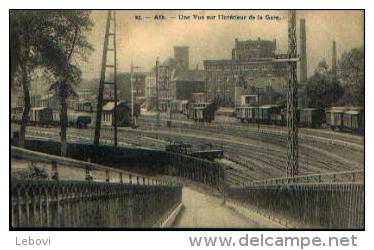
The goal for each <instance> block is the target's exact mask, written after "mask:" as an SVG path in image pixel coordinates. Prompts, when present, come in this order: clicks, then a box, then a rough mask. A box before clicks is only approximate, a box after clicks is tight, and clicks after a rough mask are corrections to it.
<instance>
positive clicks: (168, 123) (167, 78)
mask: <svg viewBox="0 0 374 250" xmlns="http://www.w3.org/2000/svg"><path fill="white" fill-rule="evenodd" d="M169 73H170V72H169V66H167V67H166V79H165V80H166V84H165V85H166V86H167V88H168V93H169V100H168V104H169V105H168V106H169V120H168V121H167V122H166V123H167V126H168V127H171V118H172V117H171V100H172V99H171V95H172V94H171V85H170V74H169Z"/></svg>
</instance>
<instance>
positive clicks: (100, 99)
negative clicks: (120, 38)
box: [94, 10, 118, 146]
mask: <svg viewBox="0 0 374 250" xmlns="http://www.w3.org/2000/svg"><path fill="white" fill-rule="evenodd" d="M112 23H113V31H112V32H111V31H110V27H111V24H112ZM109 37H112V38H113V47H111V48H108V46H109ZM109 51H111V52H113V62H112V63H113V64H107V58H108V52H109ZM108 68H111V69H113V71H114V72H113V73H114V74H113V81H107V80H106V79H105V75H106V70H107V69H108ZM105 85H108V86H111V87H113V89H114V99H111V95H110V98H109V99H106V101H114V110H113V111H114V113H113V125H114V145H115V146H117V101H118V100H117V46H116V14H115V11H112V10H108V16H107V21H106V27H105V37H104V46H103V54H102V59H101V72H100V84H99V94H98V97H97V109H96V124H95V137H94V145H96V146H97V145H99V143H100V129H101V116H102V110H103V104H104V86H105Z"/></svg>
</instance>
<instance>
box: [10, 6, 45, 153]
mask: <svg viewBox="0 0 374 250" xmlns="http://www.w3.org/2000/svg"><path fill="white" fill-rule="evenodd" d="M45 14H46V13H38V11H26V10H12V11H10V25H9V26H10V27H9V30H10V48H9V49H10V83H11V87H12V89H14V88H15V87H16V86H17V85H20V86H21V87H22V91H23V102H24V108H23V113H22V120H21V127H20V133H19V142H18V144H19V146H20V147H23V146H24V144H25V133H26V127H27V124H28V122H29V113H30V109H31V103H30V90H29V87H30V75H31V73H32V72H33V71H35V70H36V69H37V68H38V67H40V66H41V64H40V53H39V52H40V51H39V49H38V44H39V42H40V41H41V39H42V36H41V34H42V32H43V31H44V30H45V29H46V28H47V25H46V23H45V22H44V21H45V20H46V18H47V17H46V16H45Z"/></svg>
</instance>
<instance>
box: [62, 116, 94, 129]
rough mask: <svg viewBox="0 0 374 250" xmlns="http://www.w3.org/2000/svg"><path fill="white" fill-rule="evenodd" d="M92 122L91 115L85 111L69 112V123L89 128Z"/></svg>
mask: <svg viewBox="0 0 374 250" xmlns="http://www.w3.org/2000/svg"><path fill="white" fill-rule="evenodd" d="M90 123H91V116H90V115H88V114H85V113H75V112H74V113H68V125H70V126H74V127H77V128H87V127H88V125H89V124H90Z"/></svg>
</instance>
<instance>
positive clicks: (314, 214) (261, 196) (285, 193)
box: [227, 182, 364, 229]
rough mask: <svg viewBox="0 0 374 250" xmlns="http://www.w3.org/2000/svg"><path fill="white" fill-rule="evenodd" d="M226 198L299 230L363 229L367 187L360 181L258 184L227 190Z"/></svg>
mask: <svg viewBox="0 0 374 250" xmlns="http://www.w3.org/2000/svg"><path fill="white" fill-rule="evenodd" d="M227 196H228V198H229V199H230V200H232V201H234V202H237V203H239V204H241V205H244V206H248V207H250V208H251V209H254V210H256V211H257V212H260V213H262V214H264V215H265V216H268V217H271V218H273V219H275V218H276V220H278V221H279V220H282V221H285V223H286V224H288V225H291V226H294V227H298V228H329V229H363V228H364V184H363V183H360V182H355V183H353V182H347V183H292V184H286V183H282V184H274V183H271V184H269V185H266V184H263V185H260V184H258V185H253V186H247V187H231V188H228V189H227Z"/></svg>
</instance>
